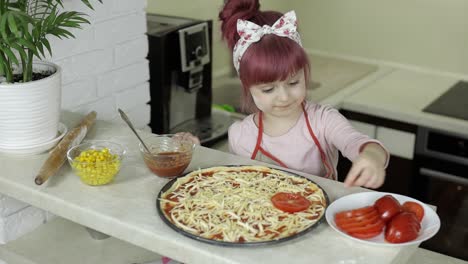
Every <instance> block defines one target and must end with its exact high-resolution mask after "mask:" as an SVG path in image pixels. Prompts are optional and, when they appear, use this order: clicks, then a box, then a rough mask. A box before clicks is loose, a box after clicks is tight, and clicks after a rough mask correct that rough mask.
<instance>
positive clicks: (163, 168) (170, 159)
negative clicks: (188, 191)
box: [140, 135, 195, 178]
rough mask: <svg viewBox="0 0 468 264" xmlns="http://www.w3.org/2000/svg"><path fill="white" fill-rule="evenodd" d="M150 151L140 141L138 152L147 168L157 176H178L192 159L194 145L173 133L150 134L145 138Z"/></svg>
mask: <svg viewBox="0 0 468 264" xmlns="http://www.w3.org/2000/svg"><path fill="white" fill-rule="evenodd" d="M145 142H146V144H147V145H149V149H150V151H151V153H149V152H148V151H146V149H145V148H144V147H143V146H142V145H141V143H140V153H141V155H142V156H143V160H144V162H145V164H146V166H147V167H148V169H149V170H150V171H151V172H153V173H154V174H155V175H157V176H159V177H165V178H173V177H177V176H180V175H181V174H182V173H183V172H184V170H185V169H186V168H187V167H188V165H189V164H190V161H191V160H192V154H193V149H194V147H195V145H194V144H193V143H192V142H190V141H185V140H180V139H174V138H173V135H152V136H150V137H149V138H146V139H145Z"/></svg>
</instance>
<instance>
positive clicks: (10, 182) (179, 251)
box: [0, 112, 417, 264]
mask: <svg viewBox="0 0 468 264" xmlns="http://www.w3.org/2000/svg"><path fill="white" fill-rule="evenodd" d="M62 116H63V122H65V124H67V125H68V126H69V127H71V124H75V123H76V122H77V121H78V120H79V116H78V115H75V114H72V113H68V112H66V113H64V114H63V115H62ZM142 133H144V132H142ZM87 139H109V140H114V141H118V142H121V143H122V144H124V145H125V146H126V147H127V148H128V156H127V158H126V159H125V160H124V161H123V167H122V170H121V172H120V174H119V175H118V177H117V178H116V179H115V181H114V182H113V183H112V184H109V185H105V186H100V187H92V186H87V185H84V184H83V183H81V182H80V180H79V178H78V177H77V176H75V175H73V173H72V172H71V169H70V167H69V166H68V164H66V165H65V166H64V167H63V168H62V169H61V170H60V172H59V173H58V174H57V175H55V176H53V177H52V178H51V179H49V181H48V182H46V183H45V184H44V185H43V186H36V185H35V184H34V177H35V174H36V173H37V171H38V170H39V168H40V167H41V165H42V163H43V162H44V160H45V159H46V158H47V155H45V154H44V155H37V156H32V157H10V156H0V167H1V168H2V171H1V173H0V192H1V193H4V194H5V195H8V196H11V197H13V198H15V199H18V200H21V201H24V202H27V203H29V204H32V205H33V206H36V207H39V208H42V209H44V210H47V211H50V212H52V213H53V214H56V215H58V216H61V217H63V218H66V219H68V220H71V221H73V222H75V223H78V224H81V225H84V226H87V227H90V228H93V229H95V230H98V231H100V232H103V233H105V234H109V235H111V236H113V237H115V238H118V239H120V240H123V241H126V242H129V243H131V244H134V245H137V246H139V247H142V248H145V249H148V250H150V251H153V252H156V253H159V254H162V255H166V256H169V257H171V258H174V259H176V260H179V261H182V262H185V263H221V264H222V263H226V264H232V263H259V260H261V262H263V263H288V262H294V263H310V262H311V260H313V261H314V262H316V263H405V262H406V261H407V260H408V259H409V258H410V257H411V255H412V254H413V253H414V252H415V250H416V249H417V246H408V247H378V246H370V245H365V244H361V243H356V242H355V241H353V240H350V239H348V238H346V237H344V236H342V235H340V234H338V233H337V232H335V231H334V230H333V229H332V228H331V227H329V226H328V225H327V223H325V222H324V223H322V224H320V225H319V226H318V227H317V228H315V229H314V230H313V231H312V232H310V233H308V234H306V235H304V236H302V237H300V238H297V239H294V240H291V241H288V242H285V243H281V244H278V245H274V246H263V247H255V248H253V247H252V248H229V247H219V246H214V245H210V244H206V243H202V242H198V241H195V240H193V239H190V238H188V237H185V236H183V235H181V234H179V233H177V232H175V231H173V230H172V229H171V228H169V227H168V226H167V225H166V224H165V223H164V222H163V221H162V220H161V219H160V218H159V215H158V213H157V212H156V207H155V199H156V196H157V194H158V192H159V190H160V189H161V188H162V187H163V186H164V184H166V183H167V182H168V180H166V179H162V178H158V177H156V176H154V175H153V174H151V172H150V171H149V170H148V169H147V168H146V166H145V165H144V163H143V160H142V159H141V157H140V154H139V152H138V147H137V140H136V137H135V136H134V135H133V134H132V133H131V131H130V130H129V129H128V128H127V127H126V126H124V125H118V124H112V123H107V122H102V121H99V122H97V124H96V125H95V126H94V127H93V128H92V130H91V131H90V132H89V135H88V137H87ZM220 164H262V163H259V162H257V161H252V160H249V159H246V158H242V157H238V156H234V155H230V154H227V153H223V152H219V151H216V150H211V149H207V148H204V147H197V148H196V149H195V152H194V158H193V160H192V162H191V164H190V166H189V168H188V170H193V169H196V168H199V167H209V166H215V165H220ZM302 175H304V174H302ZM306 176H307V177H309V178H311V179H312V180H314V181H315V182H316V183H318V184H319V185H320V186H322V187H323V188H324V190H325V191H326V192H327V193H328V195H329V198H330V200H331V201H334V200H335V199H337V198H338V197H341V196H343V195H346V194H350V193H354V192H360V191H364V190H365V189H362V188H349V189H348V188H344V187H343V184H342V183H340V182H336V181H330V180H327V179H324V178H321V177H316V176H311V175H306Z"/></svg>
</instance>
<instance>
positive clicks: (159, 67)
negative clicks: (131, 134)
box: [147, 14, 232, 145]
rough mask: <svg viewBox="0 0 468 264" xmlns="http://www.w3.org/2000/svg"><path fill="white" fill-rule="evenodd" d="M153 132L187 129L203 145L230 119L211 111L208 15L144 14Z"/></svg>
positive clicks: (223, 129) (223, 130) (219, 135)
mask: <svg viewBox="0 0 468 264" xmlns="http://www.w3.org/2000/svg"><path fill="white" fill-rule="evenodd" d="M147 35H148V41H149V54H148V60H149V65H150V94H151V102H150V105H151V123H150V127H151V129H152V132H153V133H156V134H166V133H176V132H182V131H183V132H191V133H193V134H195V135H197V136H198V137H199V138H200V140H201V141H202V144H203V145H209V144H210V143H212V142H214V141H216V140H217V139H219V138H222V137H225V136H226V135H227V129H228V128H229V125H230V124H231V123H232V120H231V119H230V118H226V115H220V116H218V115H217V114H214V115H213V114H212V111H211V107H212V86H211V78H212V48H211V47H212V21H211V20H208V21H204V20H195V19H190V18H182V17H174V16H166V15H159V14H147Z"/></svg>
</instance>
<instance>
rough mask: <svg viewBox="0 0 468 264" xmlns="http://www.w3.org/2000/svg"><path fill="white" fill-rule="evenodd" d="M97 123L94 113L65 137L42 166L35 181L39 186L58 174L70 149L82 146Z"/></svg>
mask: <svg viewBox="0 0 468 264" xmlns="http://www.w3.org/2000/svg"><path fill="white" fill-rule="evenodd" d="M95 121H96V112H95V111H92V112H90V113H89V114H88V115H87V116H85V117H84V118H83V119H82V120H81V122H80V123H79V124H78V125H77V126H75V127H74V128H73V129H72V130H70V131H69V132H68V133H67V134H66V135H65V137H64V138H63V139H62V140H61V141H60V143H58V145H57V146H56V147H55V148H54V149H53V150H52V152H51V153H50V155H49V157H48V158H47V160H46V161H45V162H44V165H42V167H41V170H40V171H39V173H38V175H37V176H36V179H34V182H35V183H36V184H37V185H41V184H43V183H44V182H45V181H47V179H49V177H50V176H52V175H54V174H55V173H57V171H58V170H59V169H60V167H62V165H63V163H64V162H65V160H66V159H67V151H68V149H70V148H71V147H73V146H76V145H78V144H80V142H81V141H82V140H83V138H84V137H85V136H86V134H87V133H88V131H89V129H90V128H91V126H93V124H94V122H95Z"/></svg>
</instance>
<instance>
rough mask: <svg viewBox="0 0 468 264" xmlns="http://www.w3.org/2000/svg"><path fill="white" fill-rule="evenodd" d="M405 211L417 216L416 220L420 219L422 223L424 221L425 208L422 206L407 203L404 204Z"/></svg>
mask: <svg viewBox="0 0 468 264" xmlns="http://www.w3.org/2000/svg"><path fill="white" fill-rule="evenodd" d="M403 211H405V212H410V213H413V214H414V215H416V218H418V221H419V222H420V223H421V221H422V219H423V218H424V208H423V207H422V205H420V204H418V203H416V202H411V201H408V202H405V203H403Z"/></svg>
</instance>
